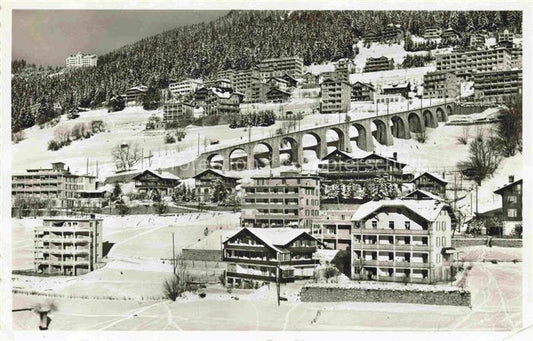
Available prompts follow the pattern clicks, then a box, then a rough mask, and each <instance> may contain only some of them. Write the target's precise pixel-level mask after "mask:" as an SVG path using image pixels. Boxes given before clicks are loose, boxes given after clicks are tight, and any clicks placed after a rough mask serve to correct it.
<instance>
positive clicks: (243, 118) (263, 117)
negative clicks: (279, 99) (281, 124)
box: [228, 110, 276, 129]
mask: <svg viewBox="0 0 533 341" xmlns="http://www.w3.org/2000/svg"><path fill="white" fill-rule="evenodd" d="M228 121H229V127H230V128H232V129H233V128H242V127H249V126H252V127H268V126H271V125H273V124H274V123H276V114H274V111H272V110H264V111H263V110H260V111H258V112H255V111H254V112H252V113H250V114H233V115H231V116H230V117H229V118H228Z"/></svg>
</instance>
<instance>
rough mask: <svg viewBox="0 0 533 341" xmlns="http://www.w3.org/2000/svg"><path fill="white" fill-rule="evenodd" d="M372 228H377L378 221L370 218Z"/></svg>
mask: <svg viewBox="0 0 533 341" xmlns="http://www.w3.org/2000/svg"><path fill="white" fill-rule="evenodd" d="M372 228H373V229H377V228H378V222H377V221H376V220H372Z"/></svg>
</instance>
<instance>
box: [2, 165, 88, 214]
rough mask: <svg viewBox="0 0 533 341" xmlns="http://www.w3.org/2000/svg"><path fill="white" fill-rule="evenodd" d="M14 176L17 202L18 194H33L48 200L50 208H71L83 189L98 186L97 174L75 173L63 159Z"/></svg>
mask: <svg viewBox="0 0 533 341" xmlns="http://www.w3.org/2000/svg"><path fill="white" fill-rule="evenodd" d="M11 179H12V183H11V198H12V202H13V203H14V204H15V201H16V199H17V198H34V199H38V200H41V201H45V202H46V205H47V206H46V207H47V208H71V207H74V206H76V205H75V204H74V202H75V201H76V200H78V196H79V193H80V192H83V191H94V190H96V177H95V176H91V175H76V174H72V173H70V170H69V169H68V168H65V163H63V162H54V163H52V168H45V169H43V168H36V169H27V170H26V173H18V174H13V175H12V177H11Z"/></svg>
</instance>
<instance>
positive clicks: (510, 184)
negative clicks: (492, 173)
mask: <svg viewBox="0 0 533 341" xmlns="http://www.w3.org/2000/svg"><path fill="white" fill-rule="evenodd" d="M517 183H522V179H519V180H516V181H515V182H511V183H508V184H507V185H504V186H502V187H500V188H498V189H497V190H495V191H494V193H496V194H502V193H503V190H504V189H505V188H507V187H509V186H512V185H514V184H517Z"/></svg>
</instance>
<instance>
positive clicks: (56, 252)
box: [34, 247, 89, 255]
mask: <svg viewBox="0 0 533 341" xmlns="http://www.w3.org/2000/svg"><path fill="white" fill-rule="evenodd" d="M34 252H39V253H47V254H54V255H80V254H88V253H89V250H88V249H78V250H76V249H54V248H49V247H42V248H40V247H36V248H35V249H34Z"/></svg>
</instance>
